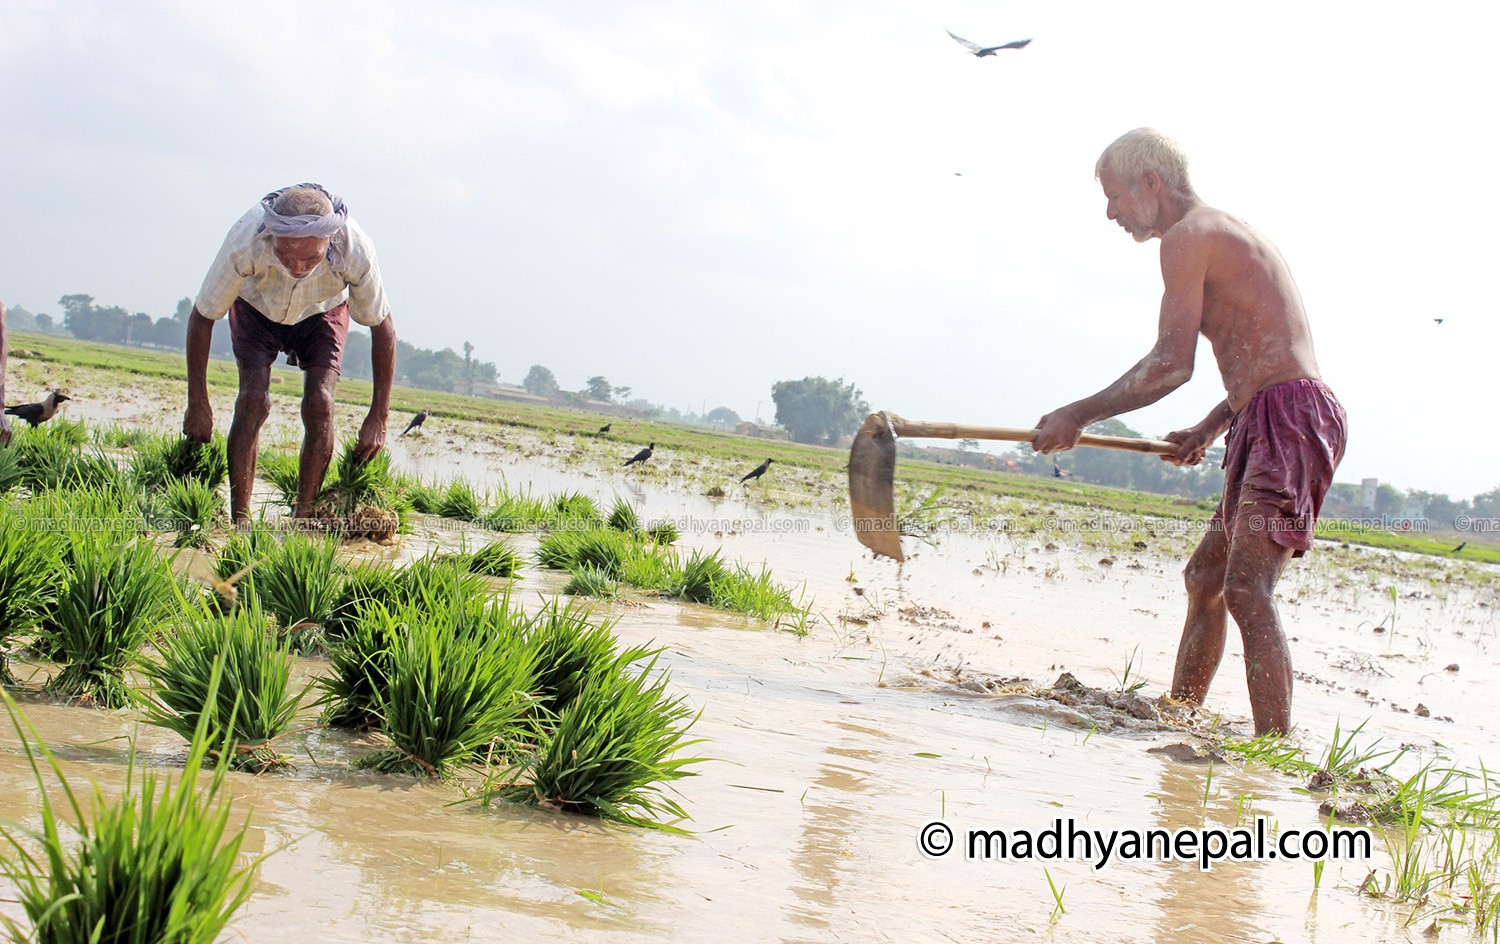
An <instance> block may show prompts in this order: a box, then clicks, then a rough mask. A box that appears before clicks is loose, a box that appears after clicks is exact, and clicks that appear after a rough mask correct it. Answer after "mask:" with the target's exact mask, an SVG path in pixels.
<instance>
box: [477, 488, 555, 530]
mask: <svg viewBox="0 0 1500 944" xmlns="http://www.w3.org/2000/svg"><path fill="white" fill-rule="evenodd" d="M551 518H552V510H551V507H550V506H549V505H548V504H547V502H546V501H545V500H543V499H540V498H533V497H531V493H530V492H529V491H528V492H525V493H517V492H512V491H509V490H508V489H503V488H502V489H501V490H500V491H499V492H498V493H497V494H496V495H495V496H494V507H493V508H491V509H490V511H488V512H486V513H485V515H484V517H483V518H481V519H479V523H480V524H482V525H484V526H485V527H486V528H489V529H490V530H491V531H506V532H510V533H520V532H532V531H538V530H540V529H541V528H542V527H543V526H544V525H545V524H546V523H547V522H548V521H550V520H551Z"/></svg>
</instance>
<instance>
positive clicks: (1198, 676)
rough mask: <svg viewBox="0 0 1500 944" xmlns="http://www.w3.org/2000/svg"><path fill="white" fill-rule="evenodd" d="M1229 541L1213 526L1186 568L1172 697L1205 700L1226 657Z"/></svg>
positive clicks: (1186, 700) (1221, 531)
mask: <svg viewBox="0 0 1500 944" xmlns="http://www.w3.org/2000/svg"><path fill="white" fill-rule="evenodd" d="M1228 558H1229V542H1228V540H1227V539H1226V538H1225V536H1224V531H1223V529H1221V528H1213V529H1210V530H1209V532H1208V533H1207V534H1205V535H1204V536H1203V540H1202V541H1201V542H1199V544H1198V549H1197V550H1196V551H1194V552H1193V556H1192V558H1191V559H1189V560H1188V564H1187V568H1186V569H1185V570H1184V571H1183V574H1182V577H1183V582H1184V583H1186V584H1187V595H1188V611H1187V622H1186V624H1185V625H1184V626H1183V627H1182V641H1181V642H1179V643H1178V644H1177V670H1176V672H1175V673H1174V674H1173V675H1172V697H1173V698H1176V699H1178V700H1180V701H1185V702H1189V703H1190V704H1194V705H1201V704H1203V699H1204V697H1206V696H1207V695H1208V686H1209V683H1211V682H1212V681H1213V680H1214V673H1215V672H1217V671H1219V660H1220V659H1222V658H1223V657H1224V628H1225V625H1226V616H1225V608H1224V567H1225V564H1226V562H1227V560H1228Z"/></svg>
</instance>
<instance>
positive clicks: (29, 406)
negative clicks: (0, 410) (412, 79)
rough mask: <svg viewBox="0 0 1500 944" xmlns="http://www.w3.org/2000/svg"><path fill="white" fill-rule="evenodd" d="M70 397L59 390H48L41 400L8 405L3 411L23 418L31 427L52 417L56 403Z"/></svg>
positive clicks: (55, 409) (55, 410)
mask: <svg viewBox="0 0 1500 944" xmlns="http://www.w3.org/2000/svg"><path fill="white" fill-rule="evenodd" d="M71 399H73V398H72V397H69V396H65V395H64V394H62V393H61V392H60V391H57V390H49V391H48V392H47V396H46V397H44V398H43V399H42V402H40V403H25V404H22V405H21V406H8V407H6V408H5V412H6V413H7V414H9V415H11V416H14V417H18V418H19V419H23V420H25V421H26V422H28V423H30V424H31V425H32V426H33V427H37V426H40V425H42V424H43V423H45V422H47V421H48V420H50V419H52V416H53V414H55V413H56V412H57V407H58V404H60V403H63V402H65V401H67V400H71Z"/></svg>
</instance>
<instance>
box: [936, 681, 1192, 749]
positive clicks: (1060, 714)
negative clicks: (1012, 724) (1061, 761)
mask: <svg viewBox="0 0 1500 944" xmlns="http://www.w3.org/2000/svg"><path fill="white" fill-rule="evenodd" d="M919 674H920V675H923V676H926V678H927V679H929V680H932V681H936V682H938V683H939V684H938V685H937V686H932V685H931V684H930V682H928V683H916V680H911V681H912V682H913V683H915V684H914V685H913V687H926V688H929V689H935V690H939V691H945V692H950V693H953V694H962V695H970V696H975V695H977V696H989V697H990V698H992V699H994V700H996V701H997V702H998V703H999V704H998V707H1000V708H1001V709H1002V710H1006V711H1011V712H1015V713H1018V714H1024V715H1041V716H1044V717H1046V718H1048V719H1049V721H1051V722H1053V723H1061V724H1064V725H1069V726H1072V727H1077V728H1081V729H1084V730H1089V729H1093V728H1097V729H1098V730H1100V731H1104V732H1110V733H1125V732H1130V733H1140V734H1145V733H1152V732H1161V731H1175V732H1183V731H1188V732H1192V731H1195V730H1198V729H1200V728H1201V729H1202V730H1204V731H1207V730H1208V729H1209V728H1210V727H1211V726H1212V725H1213V724H1215V723H1218V722H1217V719H1211V718H1209V717H1207V716H1203V717H1200V715H1201V712H1200V710H1199V709H1197V708H1195V707H1194V706H1191V705H1184V704H1181V703H1179V702H1176V701H1173V700H1172V699H1171V698H1168V697H1166V696H1161V697H1159V698H1155V699H1152V698H1146V697H1145V696H1143V695H1140V694H1139V693H1137V692H1135V691H1127V690H1122V689H1114V690H1110V689H1102V688H1094V687H1092V686H1089V685H1085V684H1084V683H1083V682H1081V681H1079V680H1078V678H1077V677H1076V676H1074V675H1073V673H1071V672H1064V673H1062V674H1061V675H1059V676H1058V677H1057V681H1056V682H1054V683H1052V684H1051V685H1041V684H1038V683H1036V682H1033V681H1031V680H1030V679H1026V678H1021V677H1019V676H1009V677H1005V678H1000V677H996V676H982V675H975V674H973V673H972V672H971V673H969V675H968V677H967V678H964V679H962V680H960V679H958V678H956V677H950V678H946V679H939V678H937V677H936V676H935V675H933V674H932V673H930V672H928V671H920V672H919Z"/></svg>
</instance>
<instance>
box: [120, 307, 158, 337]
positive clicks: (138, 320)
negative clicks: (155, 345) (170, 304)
mask: <svg viewBox="0 0 1500 944" xmlns="http://www.w3.org/2000/svg"><path fill="white" fill-rule="evenodd" d="M155 324H156V322H155V321H153V320H152V318H151V316H150V315H148V314H146V313H145V312H144V311H138V312H136V313H135V314H133V315H131V316H130V317H128V318H126V319H125V321H124V328H125V336H124V337H123V338H121V339H120V340H121V341H123V342H124V343H126V344H149V343H150V342H151V329H152V328H153V327H154V326H155Z"/></svg>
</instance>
